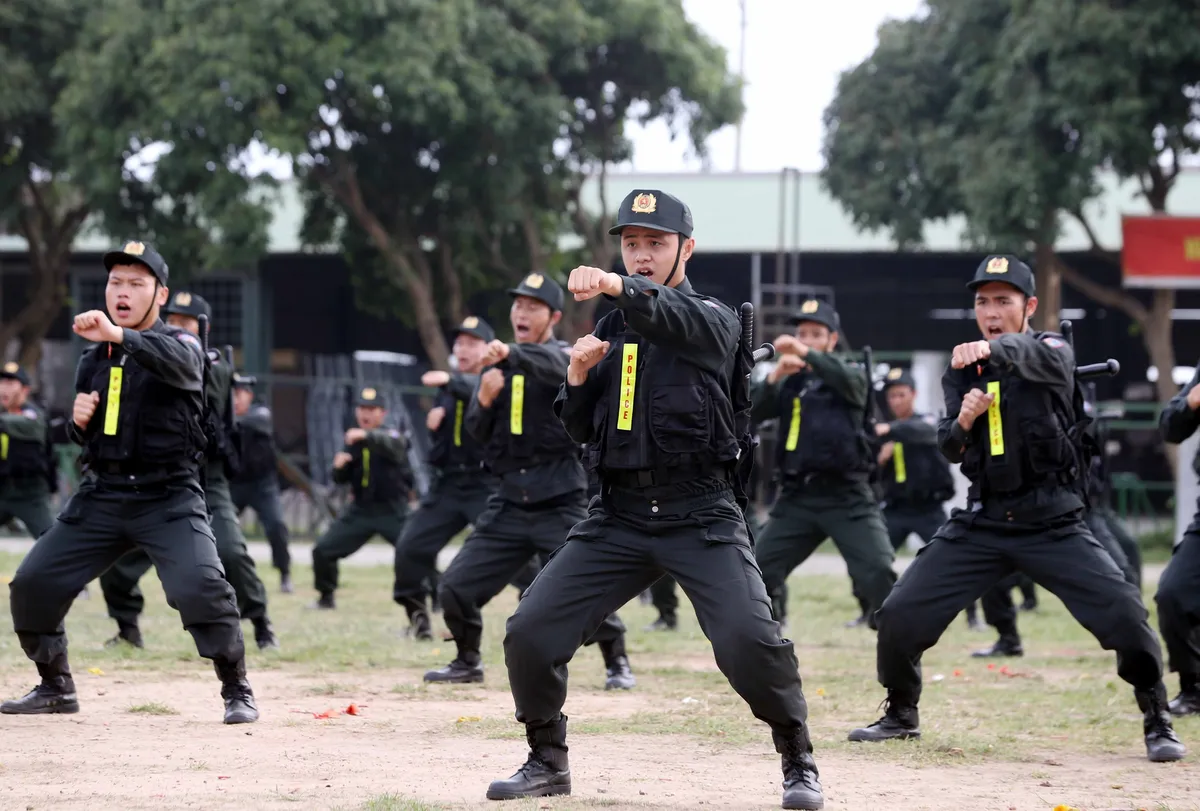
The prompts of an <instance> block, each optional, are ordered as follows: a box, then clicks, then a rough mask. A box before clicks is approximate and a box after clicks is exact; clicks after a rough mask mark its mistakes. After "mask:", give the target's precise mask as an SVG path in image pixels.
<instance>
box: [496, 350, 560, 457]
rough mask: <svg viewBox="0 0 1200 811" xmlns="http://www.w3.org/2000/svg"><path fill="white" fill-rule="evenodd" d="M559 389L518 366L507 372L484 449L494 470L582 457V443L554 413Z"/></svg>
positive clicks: (497, 397)
mask: <svg viewBox="0 0 1200 811" xmlns="http://www.w3.org/2000/svg"><path fill="white" fill-rule="evenodd" d="M551 343H552V344H553V345H554V346H555V348H566V346H567V345H566V344H565V343H563V342H562V341H558V340H555V341H552V342H551ZM558 388H559V384H558V383H555V384H553V385H551V384H548V383H542V382H539V381H538V380H537V379H535V378H533V377H531V376H529V375H526V374H523V373H522V372H521V371H520V370H518V369H510V370H509V371H508V372H507V373H506V374H505V380H504V388H502V389H501V390H500V393H499V394H498V395H496V399H495V401H494V402H493V403H492V409H493V410H494V411H495V414H496V422H495V427H494V429H493V430H492V435H491V436H490V437H488V440H487V442H486V443H485V445H484V448H483V456H484V459H485V460H486V462H487V466H488V469H489V470H490V471H491V472H492V473H494V474H496V475H497V476H502V475H504V474H505V473H508V472H510V471H513V470H523V469H527V468H531V467H537V466H538V465H543V464H549V463H552V462H558V461H561V460H562V459H564V458H575V459H578V458H579V456H580V448H579V445H578V444H576V442H575V440H573V439H571V437H570V436H569V435H568V434H567V429H566V428H564V427H563V424H562V422H560V421H559V419H558V416H557V415H556V414H555V413H554V399H555V398H556V397H557V396H558Z"/></svg>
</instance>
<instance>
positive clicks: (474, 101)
mask: <svg viewBox="0 0 1200 811" xmlns="http://www.w3.org/2000/svg"><path fill="white" fill-rule="evenodd" d="M142 1H143V2H145V3H149V2H150V0H142ZM129 2H134V0H129ZM166 17H167V19H166V20H160V21H158V23H159V24H158V26H157V29H156V31H155V34H154V41H155V48H154V49H153V52H152V53H150V54H147V55H146V57H145V62H144V63H143V65H142V68H141V70H142V75H143V76H144V77H149V81H151V82H152V83H153V85H154V86H155V87H157V88H161V89H162V92H161V93H160V94H159V95H158V99H157V102H158V106H157V112H156V115H155V118H156V119H157V120H160V121H162V122H164V126H166V125H167V124H169V125H170V126H171V127H174V128H175V129H174V130H173V131H175V132H180V131H182V132H190V133H198V132H203V136H202V137H203V138H204V139H205V140H206V141H207V143H208V146H209V148H210V149H211V150H213V153H214V156H219V157H211V158H210V160H212V161H215V162H217V163H220V162H221V161H227V160H228V159H229V156H231V155H237V154H239V153H240V152H241V151H242V150H244V149H245V148H246V146H247V145H248V144H250V143H251V142H252V141H259V142H261V143H263V144H265V145H266V146H267V147H269V148H270V149H274V150H278V151H279V152H280V153H281V154H283V155H287V156H289V157H290V158H291V159H292V162H293V170H294V172H295V174H296V176H297V178H298V180H299V182H300V183H301V185H302V189H303V192H304V198H305V202H306V214H307V218H306V227H305V237H306V240H308V241H311V242H322V243H323V242H333V243H335V244H338V245H340V246H341V247H343V248H344V249H346V251H347V253H348V255H349V257H350V259H351V261H352V263H353V267H354V269H355V274H356V277H357V284H356V287H357V289H358V290H359V293H360V295H359V301H360V303H363V304H364V305H365V306H369V307H371V308H373V309H374V310H375V311H376V312H388V311H390V312H391V313H392V314H398V313H403V314H404V315H406V316H407V317H409V318H411V321H412V323H413V324H414V325H415V327H416V329H417V331H418V333H419V335H420V337H421V340H422V343H423V344H424V347H425V349H426V351H427V352H428V354H429V357H430V359H431V361H432V362H433V364H434V365H435V366H441V367H444V366H445V365H446V362H447V356H448V348H447V346H446V342H445V338H444V331H443V329H444V327H445V326H446V324H447V322H448V321H450V320H452V319H457V318H458V317H460V316H461V314H462V307H463V301H464V299H465V296H466V295H467V294H468V293H469V292H471V291H472V290H474V289H480V287H487V286H496V287H498V286H502V285H503V286H508V285H509V284H511V283H512V282H513V281H516V280H517V279H519V278H520V277H521V276H522V275H524V274H525V273H527V272H529V271H532V270H542V271H547V272H552V271H554V270H555V268H551V267H549V262H550V258H551V257H552V256H553V255H554V254H555V251H556V249H557V247H556V245H557V241H558V237H559V236H560V235H562V234H563V233H564V232H565V231H567V230H568V229H569V228H570V227H571V222H570V220H568V219H567V217H568V214H570V215H573V216H574V218H575V220H576V221H578V220H579V219H580V213H581V208H580V207H579V205H578V196H579V187H580V185H581V174H582V173H584V172H586V171H589V170H595V168H596V167H603V166H606V165H607V164H608V163H609V162H612V161H615V160H620V159H621V158H623V157H624V156H625V154H626V151H627V143H626V142H625V140H624V137H623V131H622V127H623V124H624V121H625V118H626V115H627V114H628V113H629V111H630V110H631V108H632V107H633V105H635V104H637V103H638V102H643V103H644V104H645V107H646V111H645V113H644V117H657V116H666V117H668V118H681V117H683V116H684V115H686V116H687V117H688V123H689V133H690V134H691V136H692V137H693V138H694V139H695V140H696V141H697V143H698V144H702V143H703V138H704V137H705V136H707V134H708V133H709V132H711V131H712V130H713V129H715V128H716V127H717V126H720V125H721V124H723V123H724V122H726V121H729V120H733V118H734V117H735V115H736V113H737V112H738V111H739V109H740V107H739V105H740V102H739V100H738V93H737V87H736V85H735V84H734V83H733V82H732V80H731V79H729V77H728V76H727V74H726V72H725V68H724V56H723V52H722V51H721V50H720V49H719V48H717V47H716V46H715V45H713V44H712V43H710V42H708V41H707V40H706V39H704V38H703V37H702V36H701V35H700V34H699V33H698V32H697V31H696V30H695V28H694V27H693V26H691V25H690V23H688V22H687V21H686V19H685V18H684V16H683V12H682V6H681V3H680V2H679V0H671V1H670V2H658V3H651V4H645V3H637V2H633V0H620V2H611V1H605V0H586V2H579V0H380V1H379V2H370V3H368V2H365V1H360V2H349V3H342V4H339V5H338V7H337V8H336V9H334V8H331V7H330V6H329V4H327V3H325V2H320V1H319V0H298V1H297V2H288V3H286V4H285V3H283V2H281V0H264V2H259V3H240V4H227V3H219V2H215V0H206V1H202V2H191V3H182V2H178V3H168V4H167V11H166ZM197 30H203V31H204V37H202V38H201V37H197V36H195V33H194V32H195V31H197ZM217 57H219V58H217ZM702 63H703V64H702ZM710 102H711V103H710ZM164 137H166V136H164ZM623 150H624V151H623ZM235 171H236V167H235ZM601 247H602V246H600V245H599V243H597V249H598V250H599V249H600V248H601ZM608 256H609V258H610V259H611V253H609V254H608ZM401 302H403V303H405V304H406V305H407V306H404V307H403V308H402V309H400V308H397V305H398V304H400V303H401Z"/></svg>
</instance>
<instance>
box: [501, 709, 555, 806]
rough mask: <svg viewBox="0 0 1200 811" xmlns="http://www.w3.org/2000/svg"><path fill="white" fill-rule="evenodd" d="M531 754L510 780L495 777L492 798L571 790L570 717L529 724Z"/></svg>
mask: <svg viewBox="0 0 1200 811" xmlns="http://www.w3.org/2000/svg"><path fill="white" fill-rule="evenodd" d="M525 740H526V741H528V742H529V757H528V758H527V759H526V760H525V765H523V766H522V767H521V768H519V769H517V772H516V774H514V775H513V776H512V777H510V778H508V779H507V780H493V781H492V784H491V785H490V786H488V790H487V798H488V799H489V800H519V799H521V798H523V797H556V796H559V795H567V794H570V793H571V768H570V766H569V765H568V764H567V716H565V715H560V716H559V718H558V720H557V721H555V722H554V723H552V724H550V725H549V726H544V727H538V728H535V727H531V726H528V725H527V726H526V727H525Z"/></svg>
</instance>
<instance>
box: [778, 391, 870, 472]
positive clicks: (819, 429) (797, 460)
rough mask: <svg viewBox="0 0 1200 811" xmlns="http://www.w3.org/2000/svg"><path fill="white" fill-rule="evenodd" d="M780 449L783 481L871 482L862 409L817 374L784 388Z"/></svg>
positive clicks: (781, 396)
mask: <svg viewBox="0 0 1200 811" xmlns="http://www.w3.org/2000/svg"><path fill="white" fill-rule="evenodd" d="M776 446H777V448H776V454H775V455H776V469H777V470H778V472H779V474H780V475H782V476H784V477H789V476H806V475H809V474H812V473H834V474H859V475H862V476H866V475H867V474H869V473H870V470H871V467H872V465H871V449H870V446H869V444H868V442H867V436H866V434H865V433H863V412H862V409H860V408H857V407H855V406H852V405H851V404H850V403H848V402H846V400H845V399H844V398H843V397H842V396H841V395H840V394H838V393H837V392H836V391H834V389H833V387H831V386H830V385H828V384H827V383H826V382H825V381H824V380H822V379H821V378H819V377H817V375H815V374H813V373H802V374H796V375H792V376H790V377H788V378H786V379H785V380H784V382H783V385H781V386H780V387H779V438H778V440H777V442H776Z"/></svg>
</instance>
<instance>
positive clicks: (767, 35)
mask: <svg viewBox="0 0 1200 811" xmlns="http://www.w3.org/2000/svg"><path fill="white" fill-rule="evenodd" d="M742 2H744V3H745V6H746V62H745V69H746V95H745V100H746V118H745V121H744V123H743V129H742V162H741V169H742V171H744V172H769V171H775V170H778V169H781V168H783V167H785V166H791V167H796V168H798V169H801V170H802V171H816V170H818V169H820V168H821V115H822V113H824V111H825V107H826V106H827V105H828V104H829V102H830V100H831V99H832V98H833V91H834V87H835V86H836V84H837V79H838V74H839V73H841V71H843V70H845V69H846V68H850V67H853V66H854V65H856V64H858V63H859V62H861V61H862V60H863V59H864V58H866V57H867V56H868V55H869V54H870V53H871V51H872V50H874V49H875V32H876V30H877V29H878V28H879V24H880V23H882V22H883V21H884V20H886V19H888V18H904V17H910V16H912V15H914V14H915V13H916V12H917V11H918V9H919V8H920V7H921V6H922V5H923V2H922V0H846V2H843V3H832V2H829V1H828V0H684V3H683V5H684V8H685V10H686V11H687V14H688V16H689V17H690V18H691V19H692V20H693V21H695V22H696V24H697V25H699V26H700V28H702V29H703V30H704V31H705V33H707V34H708V35H709V36H710V37H712V38H713V39H715V40H717V41H718V42H719V43H720V44H721V45H723V46H724V47H725V50H726V51H728V53H729V66H730V69H731V70H733V71H734V72H736V71H737V67H738V56H739V49H740V42H739V41H740V38H741V10H740V6H741V4H742ZM631 136H632V137H633V140H634V144H635V151H634V159H633V165H632V167H631V168H633V169H634V170H636V171H639V172H685V171H698V170H700V168H701V164H700V161H699V160H698V159H696V158H695V157H689V156H688V155H687V152H688V145H687V139H686V137H680V138H679V139H678V140H676V141H674V142H672V141H671V139H670V134H669V132H668V130H667V127H666V125H665V124H661V123H658V124H654V125H651V126H649V127H637V128H635V129H634V131H633V132H632V133H631ZM736 140H737V139H736V135H735V132H734V129H733V128H732V127H728V128H726V129H724V130H722V131H720V132H718V133H716V134H714V135H713V137H712V138H710V139H709V144H708V146H709V152H710V155H709V157H710V161H711V168H712V170H713V171H718V172H728V171H733V169H734V163H735V161H734V153H735V148H734V147H735V143H736Z"/></svg>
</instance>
